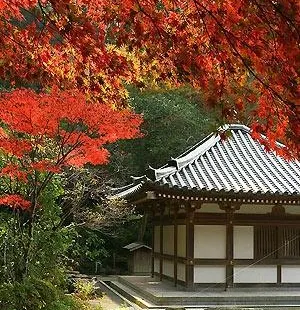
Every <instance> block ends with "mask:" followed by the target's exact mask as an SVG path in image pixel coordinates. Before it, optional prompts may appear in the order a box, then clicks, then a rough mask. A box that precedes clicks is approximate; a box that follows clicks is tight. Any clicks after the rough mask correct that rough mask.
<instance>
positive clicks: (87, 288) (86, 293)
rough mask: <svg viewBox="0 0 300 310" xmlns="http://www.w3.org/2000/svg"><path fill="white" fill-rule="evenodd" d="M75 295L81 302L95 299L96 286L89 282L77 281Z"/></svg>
mask: <svg viewBox="0 0 300 310" xmlns="http://www.w3.org/2000/svg"><path fill="white" fill-rule="evenodd" d="M74 287H75V295H76V296H77V297H78V298H80V299H81V300H89V299H92V298H94V297H95V285H94V283H92V282H91V281H88V280H83V279H80V280H77V281H76V282H75V283H74Z"/></svg>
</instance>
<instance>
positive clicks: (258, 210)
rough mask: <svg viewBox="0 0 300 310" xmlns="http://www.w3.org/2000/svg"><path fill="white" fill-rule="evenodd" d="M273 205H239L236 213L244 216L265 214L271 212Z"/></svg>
mask: <svg viewBox="0 0 300 310" xmlns="http://www.w3.org/2000/svg"><path fill="white" fill-rule="evenodd" d="M272 208H273V205H255V204H253V205H250V204H249V205H247V204H243V205H241V207H240V209H239V210H237V211H236V213H244V214H266V213H271V212H272Z"/></svg>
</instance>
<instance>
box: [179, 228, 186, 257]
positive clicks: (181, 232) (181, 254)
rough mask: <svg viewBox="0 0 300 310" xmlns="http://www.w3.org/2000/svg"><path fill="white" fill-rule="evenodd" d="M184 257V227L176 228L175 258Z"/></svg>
mask: <svg viewBox="0 0 300 310" xmlns="http://www.w3.org/2000/svg"><path fill="white" fill-rule="evenodd" d="M185 255H186V227H185V225H178V226H177V256H179V257H185Z"/></svg>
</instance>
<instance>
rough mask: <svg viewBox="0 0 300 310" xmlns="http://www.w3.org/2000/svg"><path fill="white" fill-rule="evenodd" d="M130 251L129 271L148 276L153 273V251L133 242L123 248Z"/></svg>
mask: <svg viewBox="0 0 300 310" xmlns="http://www.w3.org/2000/svg"><path fill="white" fill-rule="evenodd" d="M123 248H124V249H127V250H129V258H128V270H129V272H130V273H131V274H135V275H148V274H150V273H151V256H152V249H151V248H150V247H149V246H147V245H145V244H143V243H141V242H133V243H130V244H128V245H126V246H124V247H123Z"/></svg>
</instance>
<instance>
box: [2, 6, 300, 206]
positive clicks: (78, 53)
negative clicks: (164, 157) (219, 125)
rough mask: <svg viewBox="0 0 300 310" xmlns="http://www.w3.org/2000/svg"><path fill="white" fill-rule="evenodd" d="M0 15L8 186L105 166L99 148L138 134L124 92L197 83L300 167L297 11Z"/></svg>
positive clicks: (178, 9) (100, 10) (104, 9)
mask: <svg viewBox="0 0 300 310" xmlns="http://www.w3.org/2000/svg"><path fill="white" fill-rule="evenodd" d="M0 16H1V18H0V32H1V36H0V59H1V61H0V79H1V83H2V84H3V86H4V87H5V89H6V91H7V90H8V91H9V92H2V95H1V99H0V104H1V109H0V110H1V127H2V131H1V141H0V143H1V144H0V146H1V149H2V151H3V153H4V155H3V156H4V157H6V160H5V161H4V162H6V163H7V164H6V166H5V167H3V168H2V171H1V174H2V175H3V177H7V178H8V179H10V180H11V179H12V178H14V179H15V180H18V181H20V182H26V181H28V176H29V175H31V177H32V175H36V173H37V172H44V173H46V175H47V174H49V175H51V174H53V173H55V172H57V171H58V170H59V169H61V167H62V166H63V165H77V166H78V165H83V164H85V163H87V162H90V163H93V164H99V163H103V162H105V161H106V160H107V152H106V151H105V150H104V148H103V145H104V144H105V143H109V142H112V141H115V140H116V139H120V138H129V137H133V136H135V135H136V134H137V127H138V124H139V123H140V119H139V118H138V117H137V116H134V115H132V114H130V112H129V110H127V109H126V107H127V96H128V94H127V91H126V88H125V86H126V84H127V83H135V84H137V85H139V86H141V87H144V86H146V85H149V84H150V85H152V86H153V85H155V86H157V85H158V86H159V85H161V84H164V85H168V86H178V85H180V84H184V83H189V84H192V85H193V86H194V87H196V88H199V89H201V90H202V91H203V92H204V94H205V97H206V101H207V102H208V104H210V105H211V106H213V107H216V108H220V109H221V111H222V115H223V116H224V118H225V119H226V120H227V121H228V120H229V121H230V120H234V121H236V120H239V119H240V118H244V117H245V115H247V117H248V119H249V122H250V123H251V124H252V129H253V135H254V136H255V137H256V138H259V139H262V140H263V142H264V144H265V145H266V146H267V147H269V148H273V149H276V148H277V151H278V152H280V153H281V154H285V155H287V154H290V155H292V156H296V157H299V154H300V143H299V141H300V116H299V114H300V103H299V98H300V87H299V81H300V78H299V68H300V53H299V44H300V33H299V29H300V27H299V24H300V5H299V1H297V0H276V1H273V0H241V1H232V0H220V1H209V0H204V1H200V0H186V1H176V0H160V1H151V0H122V1H121V0H114V1H112V0H89V1H87V0H55V1H54V0H22V1H21V0H0ZM22 87H23V88H31V89H34V90H35V91H33V90H32V91H29V90H24V89H23V90H22V89H21V88H22ZM20 89H21V90H20ZM50 89H59V90H57V91H50ZM124 108H125V110H123V111H122V109H124ZM260 132H263V133H265V135H266V137H267V139H263V138H262V137H261V136H260V135H259V134H258V133H260ZM276 140H280V141H281V142H283V143H284V144H285V145H286V147H287V148H286V149H282V148H278V147H277V145H276V143H275V141H276ZM32 154H34V156H33V155H32ZM45 154H47V155H45ZM32 172H34V173H32ZM31 181H33V182H34V178H33V179H32V180H31ZM13 184H15V183H13ZM42 184H43V182H42ZM42 184H41V185H39V186H41V188H42V187H43V185H42ZM11 193H12V194H14V192H11ZM27 197H29V196H28V195H27ZM10 201H11V202H10ZM2 203H5V204H13V203H15V205H16V206H17V205H20V206H21V205H22V206H23V207H26V206H27V207H28V203H27V202H25V201H22V197H21V196H20V197H19V196H18V199H16V197H15V196H3V198H2ZM26 203H27V205H26ZM33 205H34V203H31V206H33Z"/></svg>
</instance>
